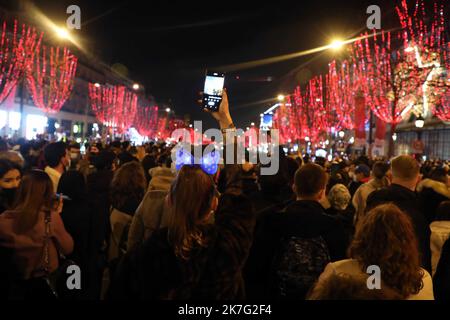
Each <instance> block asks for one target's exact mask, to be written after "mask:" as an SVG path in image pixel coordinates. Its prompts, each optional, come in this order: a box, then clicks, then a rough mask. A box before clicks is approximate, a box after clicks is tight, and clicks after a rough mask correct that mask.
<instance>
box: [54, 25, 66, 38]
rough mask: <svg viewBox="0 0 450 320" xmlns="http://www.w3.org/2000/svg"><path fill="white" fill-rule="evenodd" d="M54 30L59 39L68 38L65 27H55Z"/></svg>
mask: <svg viewBox="0 0 450 320" xmlns="http://www.w3.org/2000/svg"><path fill="white" fill-rule="evenodd" d="M55 31H56V34H57V35H58V37H60V38H61V39H69V32H68V31H67V29H66V28H60V27H56V30H55Z"/></svg>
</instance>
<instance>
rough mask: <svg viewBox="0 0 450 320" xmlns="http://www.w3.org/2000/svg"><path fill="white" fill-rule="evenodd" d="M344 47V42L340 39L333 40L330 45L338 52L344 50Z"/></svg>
mask: <svg viewBox="0 0 450 320" xmlns="http://www.w3.org/2000/svg"><path fill="white" fill-rule="evenodd" d="M343 46H344V41H342V40H339V39H336V40H333V41H332V42H331V44H330V48H331V49H333V50H336V51H337V50H340V49H342V47H343Z"/></svg>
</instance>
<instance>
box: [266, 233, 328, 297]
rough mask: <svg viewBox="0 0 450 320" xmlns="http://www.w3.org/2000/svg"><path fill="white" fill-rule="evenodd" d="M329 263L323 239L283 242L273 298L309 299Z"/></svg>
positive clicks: (273, 276) (277, 259)
mask: <svg viewBox="0 0 450 320" xmlns="http://www.w3.org/2000/svg"><path fill="white" fill-rule="evenodd" d="M329 262H330V253H329V251H328V246H327V244H326V242H325V240H324V239H323V238H322V237H320V236H319V237H316V238H299V237H289V238H284V239H282V240H281V242H280V245H279V249H278V251H277V253H276V254H275V256H274V260H273V263H272V272H271V290H270V291H271V292H272V295H274V298H278V299H305V297H306V294H307V293H308V291H309V290H310V289H311V287H312V286H313V285H314V283H315V282H316V281H317V279H318V278H319V276H320V274H321V273H322V272H323V270H324V269H325V267H326V265H327V264H328V263H329Z"/></svg>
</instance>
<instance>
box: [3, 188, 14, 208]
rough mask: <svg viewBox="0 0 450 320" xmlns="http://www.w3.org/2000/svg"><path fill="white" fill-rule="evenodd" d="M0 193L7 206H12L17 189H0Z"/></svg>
mask: <svg viewBox="0 0 450 320" xmlns="http://www.w3.org/2000/svg"><path fill="white" fill-rule="evenodd" d="M1 193H2V195H3V197H4V198H5V199H6V202H7V204H8V206H12V204H13V202H14V199H15V197H16V193H17V188H10V189H2V191H1Z"/></svg>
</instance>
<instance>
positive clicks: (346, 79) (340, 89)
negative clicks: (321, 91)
mask: <svg viewBox="0 0 450 320" xmlns="http://www.w3.org/2000/svg"><path fill="white" fill-rule="evenodd" d="M351 74H355V73H353V72H352V70H351V66H350V63H349V62H348V61H343V62H342V64H341V65H340V66H339V67H338V66H337V63H336V61H332V62H331V63H330V64H329V65H328V75H327V77H326V89H327V91H326V96H327V106H328V110H329V111H330V116H332V112H333V111H335V112H336V128H335V129H336V130H341V129H349V130H352V129H353V128H354V127H355V122H354V119H353V117H354V114H355V104H354V92H355V86H354V84H353V81H352V80H353V79H352V78H351Z"/></svg>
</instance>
